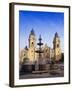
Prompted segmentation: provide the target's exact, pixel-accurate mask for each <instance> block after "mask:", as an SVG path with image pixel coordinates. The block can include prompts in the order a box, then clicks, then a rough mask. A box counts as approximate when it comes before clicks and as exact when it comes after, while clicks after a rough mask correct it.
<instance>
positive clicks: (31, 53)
mask: <svg viewBox="0 0 72 90" xmlns="http://www.w3.org/2000/svg"><path fill="white" fill-rule="evenodd" d="M40 38H41V36H40ZM41 39H42V38H41ZM36 40H37V39H36V35H35V32H34V30H33V29H32V30H31V32H30V34H29V38H28V46H26V47H25V48H24V49H23V50H21V51H20V62H21V63H22V62H25V63H29V64H30V63H31V64H32V63H35V62H38V60H39V57H40V56H41V57H40V59H41V63H48V62H50V61H59V60H60V59H61V55H62V52H61V47H60V37H59V35H58V33H57V32H56V33H55V35H54V39H53V48H51V47H49V46H48V45H47V44H44V45H42V47H40V48H41V50H42V51H43V52H42V53H41V54H40V55H39V53H37V52H36V51H38V50H39V47H38V46H37V42H36Z"/></svg>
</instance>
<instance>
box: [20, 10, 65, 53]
mask: <svg viewBox="0 0 72 90" xmlns="http://www.w3.org/2000/svg"><path fill="white" fill-rule="evenodd" d="M32 28H33V29H34V31H35V35H36V38H37V42H38V38H39V35H40V34H41V36H42V42H43V43H44V44H45V43H47V45H48V46H49V47H53V38H54V34H55V32H57V33H58V34H59V36H60V40H61V48H62V51H63V48H64V13H61V12H60V13H59V12H40V11H19V32H20V49H22V48H24V47H25V46H26V45H28V38H29V34H30V31H31V30H32Z"/></svg>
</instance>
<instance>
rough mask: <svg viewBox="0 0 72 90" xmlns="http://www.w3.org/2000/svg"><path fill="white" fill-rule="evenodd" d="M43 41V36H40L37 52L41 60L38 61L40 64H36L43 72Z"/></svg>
mask: <svg viewBox="0 0 72 90" xmlns="http://www.w3.org/2000/svg"><path fill="white" fill-rule="evenodd" d="M41 41H42V38H41V35H40V36H39V43H37V45H38V46H39V49H38V50H36V51H35V52H36V53H38V54H39V59H38V62H37V63H36V68H37V70H43V69H44V66H45V65H44V64H43V59H42V53H43V50H42V47H41V46H42V45H43V43H42V42H41Z"/></svg>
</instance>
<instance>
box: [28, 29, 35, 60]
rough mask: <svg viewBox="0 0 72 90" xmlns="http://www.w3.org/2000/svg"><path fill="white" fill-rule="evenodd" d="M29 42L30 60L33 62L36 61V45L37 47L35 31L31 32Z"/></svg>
mask: <svg viewBox="0 0 72 90" xmlns="http://www.w3.org/2000/svg"><path fill="white" fill-rule="evenodd" d="M28 41H29V59H30V60H31V61H33V60H35V45H36V38H35V33H34V30H33V29H32V30H31V32H30V35H29V39H28Z"/></svg>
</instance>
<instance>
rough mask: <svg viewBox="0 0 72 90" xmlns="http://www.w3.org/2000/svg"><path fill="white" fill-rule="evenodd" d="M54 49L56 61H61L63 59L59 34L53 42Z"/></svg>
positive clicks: (56, 34)
mask: <svg viewBox="0 0 72 90" xmlns="http://www.w3.org/2000/svg"><path fill="white" fill-rule="evenodd" d="M53 49H54V59H55V61H59V60H60V59H61V47H60V37H59V36H58V33H57V32H56V33H55V36H54V40H53Z"/></svg>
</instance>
